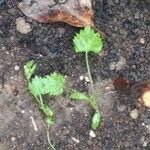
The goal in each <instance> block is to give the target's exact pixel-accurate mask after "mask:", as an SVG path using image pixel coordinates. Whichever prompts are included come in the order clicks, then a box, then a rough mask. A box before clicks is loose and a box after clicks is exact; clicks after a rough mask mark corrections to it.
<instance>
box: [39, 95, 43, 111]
mask: <svg viewBox="0 0 150 150" xmlns="http://www.w3.org/2000/svg"><path fill="white" fill-rule="evenodd" d="M39 99H40V104H41V106H42V109H43V110H44V103H43V99H42V96H41V94H40V95H39Z"/></svg>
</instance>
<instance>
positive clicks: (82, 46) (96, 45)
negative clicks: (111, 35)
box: [73, 26, 103, 53]
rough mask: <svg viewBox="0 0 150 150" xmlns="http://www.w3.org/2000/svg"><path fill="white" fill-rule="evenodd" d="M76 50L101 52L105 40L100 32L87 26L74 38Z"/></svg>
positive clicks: (78, 51)
mask: <svg viewBox="0 0 150 150" xmlns="http://www.w3.org/2000/svg"><path fill="white" fill-rule="evenodd" d="M73 42H74V47H75V51H76V52H77V53H80V52H95V53H99V52H100V51H101V49H102V47H103V41H102V38H101V37H100V34H99V33H95V32H94V30H93V29H91V27H88V26H87V27H85V28H84V29H82V30H80V32H79V33H77V34H76V36H75V37H74V39H73Z"/></svg>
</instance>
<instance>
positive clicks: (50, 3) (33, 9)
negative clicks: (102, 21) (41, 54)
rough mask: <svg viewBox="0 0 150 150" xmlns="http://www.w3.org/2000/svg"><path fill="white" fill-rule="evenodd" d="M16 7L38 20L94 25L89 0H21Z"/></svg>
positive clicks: (75, 24)
mask: <svg viewBox="0 0 150 150" xmlns="http://www.w3.org/2000/svg"><path fill="white" fill-rule="evenodd" d="M18 7H19V9H20V10H21V11H22V12H23V13H24V14H25V15H26V16H28V17H31V18H33V19H34V20H36V21H38V22H42V23H50V22H57V21H62V22H66V23H68V24H70V25H73V26H77V27H84V26H86V25H89V26H92V27H94V24H93V21H92V18H93V11H92V5H91V0H34V1H33V0H23V1H22V2H20V3H19V4H18Z"/></svg>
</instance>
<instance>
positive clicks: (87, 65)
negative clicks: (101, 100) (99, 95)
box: [85, 52, 96, 98]
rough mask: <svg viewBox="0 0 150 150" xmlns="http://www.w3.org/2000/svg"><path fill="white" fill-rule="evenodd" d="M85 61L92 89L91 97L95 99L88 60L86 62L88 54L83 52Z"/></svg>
mask: <svg viewBox="0 0 150 150" xmlns="http://www.w3.org/2000/svg"><path fill="white" fill-rule="evenodd" d="M85 60H86V67H87V71H88V76H89V78H90V84H91V88H92V94H93V96H94V98H95V97H96V95H95V89H94V84H93V79H92V75H91V70H90V65H89V60H88V52H85Z"/></svg>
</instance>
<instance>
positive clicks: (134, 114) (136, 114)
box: [130, 109, 139, 119]
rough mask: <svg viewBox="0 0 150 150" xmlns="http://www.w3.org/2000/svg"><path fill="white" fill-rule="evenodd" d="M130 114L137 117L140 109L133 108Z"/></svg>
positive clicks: (134, 117)
mask: <svg viewBox="0 0 150 150" xmlns="http://www.w3.org/2000/svg"><path fill="white" fill-rule="evenodd" d="M130 116H131V118H133V119H137V118H138V116H139V114H138V110H137V109H134V110H132V111H131V112H130Z"/></svg>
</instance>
